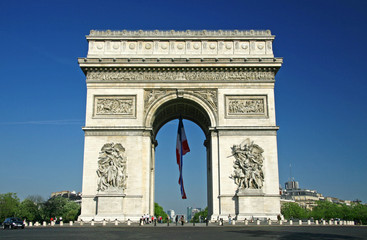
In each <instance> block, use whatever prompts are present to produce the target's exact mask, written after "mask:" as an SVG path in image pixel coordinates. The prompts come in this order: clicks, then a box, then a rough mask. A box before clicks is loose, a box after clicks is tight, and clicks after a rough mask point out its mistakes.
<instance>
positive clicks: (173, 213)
mask: <svg viewBox="0 0 367 240" xmlns="http://www.w3.org/2000/svg"><path fill="white" fill-rule="evenodd" d="M167 215H168V217H169V218H170V219H171V220H172V219H173V218H174V217H175V210H172V209H170V210H168V211H167Z"/></svg>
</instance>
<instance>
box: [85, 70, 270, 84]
mask: <svg viewBox="0 0 367 240" xmlns="http://www.w3.org/2000/svg"><path fill="white" fill-rule="evenodd" d="M274 77H275V73H274V72H273V71H208V72H207V71H187V70H186V71H185V70H184V71H144V70H141V71H115V72H103V71H88V72H87V81H101V82H108V81H112V82H124V81H148V80H152V81H178V80H188V81H260V80H267V81H268V80H274Z"/></svg>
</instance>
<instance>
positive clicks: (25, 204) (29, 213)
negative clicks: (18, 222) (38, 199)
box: [16, 198, 41, 222]
mask: <svg viewBox="0 0 367 240" xmlns="http://www.w3.org/2000/svg"><path fill="white" fill-rule="evenodd" d="M16 215H17V216H19V217H21V218H22V219H26V220H27V221H32V222H33V221H41V214H40V208H39V207H38V205H37V204H36V203H34V202H33V201H32V200H30V199H28V198H26V199H24V200H23V201H22V202H21V203H20V205H19V208H18V210H17V214H16Z"/></svg>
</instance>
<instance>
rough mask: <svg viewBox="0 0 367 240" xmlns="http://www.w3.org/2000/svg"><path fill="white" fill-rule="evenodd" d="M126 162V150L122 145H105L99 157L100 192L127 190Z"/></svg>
mask: <svg viewBox="0 0 367 240" xmlns="http://www.w3.org/2000/svg"><path fill="white" fill-rule="evenodd" d="M126 160H127V159H126V157H125V148H124V147H123V146H122V145H121V144H120V143H116V144H115V143H106V144H104V145H103V147H102V148H101V152H100V153H99V157H98V169H97V175H98V188H97V190H98V191H100V192H103V191H115V192H121V191H123V190H125V189H126V178H127V175H126Z"/></svg>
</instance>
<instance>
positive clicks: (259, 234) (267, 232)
mask: <svg viewBox="0 0 367 240" xmlns="http://www.w3.org/2000/svg"><path fill="white" fill-rule="evenodd" d="M0 239H40V240H42V239H47V240H50V239H52V240H58V239H68V240H73V239H78V240H79V239H91V240H93V239H103V240H108V239H149V240H152V239H170V240H173V239H178V240H180V239H211V240H217V239H218V240H226V239H231V240H232V239H301V240H303V239H321V240H322V239H328V240H329V239H367V227H366V226H217V225H210V226H209V227H206V226H205V225H197V226H192V225H191V224H190V225H185V226H175V225H172V224H171V225H170V226H169V227H167V225H165V224H160V225H158V226H157V227H154V226H153V225H148V226H137V225H134V226H126V225H124V226H122V225H121V226H101V225H99V226H87V225H84V226H73V227H70V226H62V227H60V226H57V225H56V226H53V227H52V226H47V227H28V228H27V227H26V228H25V229H13V230H0Z"/></svg>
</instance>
